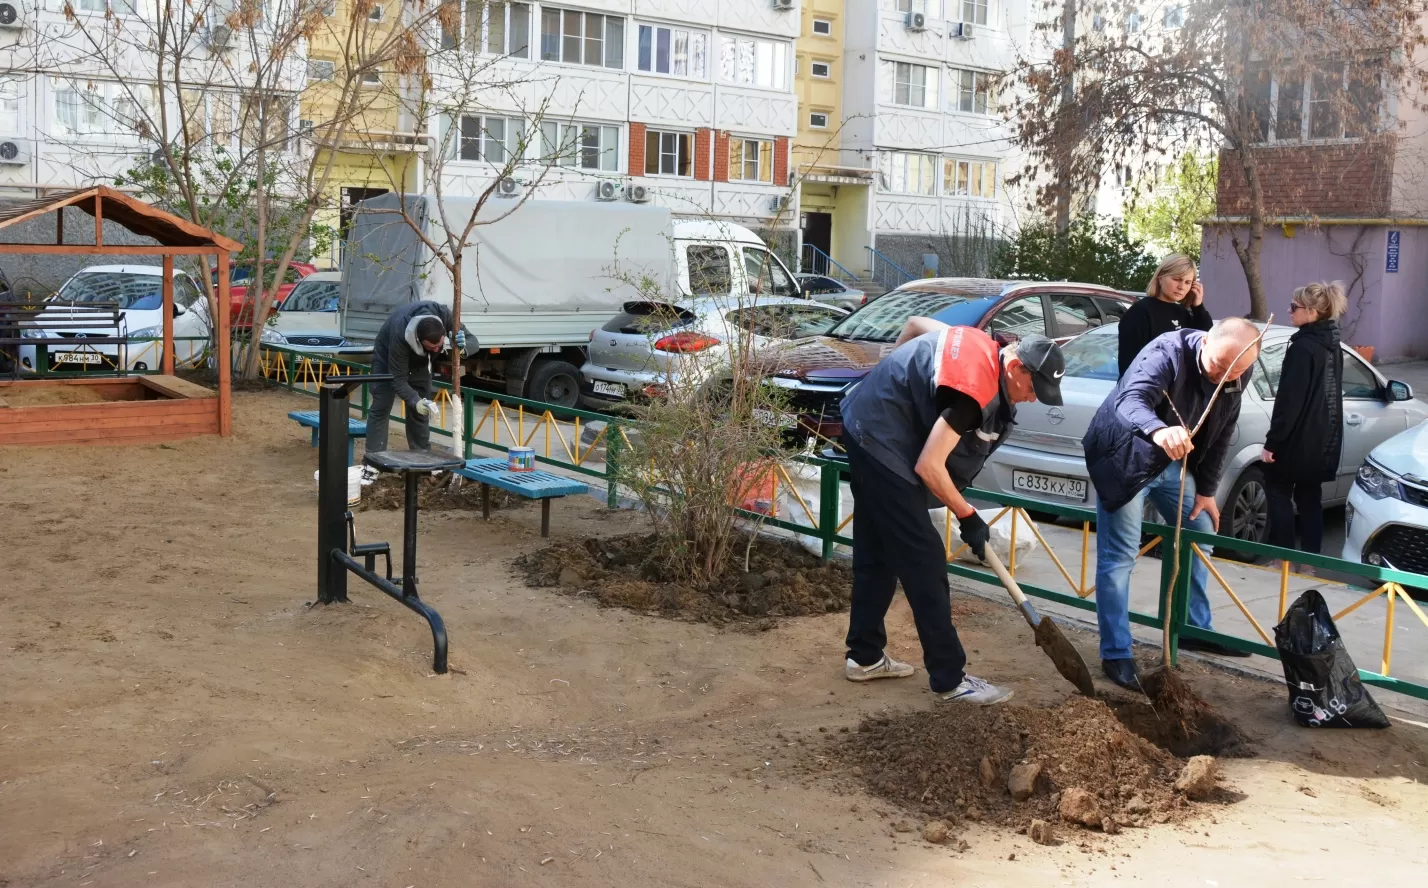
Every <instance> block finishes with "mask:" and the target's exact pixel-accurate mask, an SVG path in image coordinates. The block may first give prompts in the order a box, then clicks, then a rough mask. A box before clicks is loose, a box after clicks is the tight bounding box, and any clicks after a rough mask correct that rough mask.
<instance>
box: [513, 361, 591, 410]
mask: <svg viewBox="0 0 1428 888" xmlns="http://www.w3.org/2000/svg"><path fill="white" fill-rule="evenodd" d="M526 397H527V398H529V399H531V400H532V401H544V402H545V403H547V404H556V405H558V406H560V407H574V406H575V405H576V404H577V403H579V401H580V371H579V370H577V369H576V368H575V365H574V364H571V363H569V362H567V361H559V360H555V361H536V362H535V365H534V366H532V367H531V369H530V373H528V374H527V375H526Z"/></svg>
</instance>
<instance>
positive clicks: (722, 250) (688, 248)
mask: <svg viewBox="0 0 1428 888" xmlns="http://www.w3.org/2000/svg"><path fill="white" fill-rule="evenodd" d="M696 250H700V251H703V250H711V251H717V252H718V253H719V254H720V255H721V256H723V257H724V267H723V274H724V278H723V280H724V284H725V285H724V287H723V288H722V289H719V290H707V289H706V290H699V289H696V288H695V286H694V284H695V267H694V262H693V259H694V252H695V251H696ZM740 258H741V259H742V257H740ZM684 267H685V270H686V272H687V273H688V275H689V278H688V283H689V291H690V295H692V296H704V295H711V296H728V295H730V294H731V293H733V291H734V261H733V256H732V255H731V253H730V251H729V248H728V247H727V246H726V245H724V244H711V243H693V244H686V245H685V248H684ZM706 267H707V263H705V264H702V265H700V267H699V271H700V273H701V274H702V273H703V272H704V270H705V269H706ZM716 283H717V281H716Z"/></svg>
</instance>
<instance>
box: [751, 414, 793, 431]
mask: <svg viewBox="0 0 1428 888" xmlns="http://www.w3.org/2000/svg"><path fill="white" fill-rule="evenodd" d="M754 422H757V423H761V424H763V425H766V426H772V427H773V428H776V429H791V428H793V427H794V425H796V421H795V420H794V418H793V417H792V416H787V415H785V414H782V413H778V412H776V411H773V410H755V411H754Z"/></svg>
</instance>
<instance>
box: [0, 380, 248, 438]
mask: <svg viewBox="0 0 1428 888" xmlns="http://www.w3.org/2000/svg"><path fill="white" fill-rule="evenodd" d="M219 417H220V411H219V400H218V396H217V394H216V393H215V392H212V391H209V390H208V389H206V388H204V387H202V386H200V385H195V384H194V383H191V382H187V381H185V380H182V379H178V378H177V377H173V376H128V377H118V378H97V379H48V380H21V381H8V380H0V445H4V444H15V445H24V446H39V445H51V444H152V443H157V442H161V441H173V440H175V439H178V438H190V437H193V436H195V435H217V434H218V433H219Z"/></svg>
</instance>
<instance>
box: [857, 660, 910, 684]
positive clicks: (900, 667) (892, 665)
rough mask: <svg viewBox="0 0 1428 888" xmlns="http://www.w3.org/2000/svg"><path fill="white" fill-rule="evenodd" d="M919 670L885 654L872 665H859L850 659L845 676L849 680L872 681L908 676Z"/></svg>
mask: <svg viewBox="0 0 1428 888" xmlns="http://www.w3.org/2000/svg"><path fill="white" fill-rule="evenodd" d="M916 671H917V670H916V669H915V668H913V667H912V666H911V665H910V664H907V663H900V662H898V661H897V660H894V659H893V658H892V657H889V656H888V655H887V654H883V658H882V659H881V660H879V661H878V662H876V663H874V664H873V665H871V666H859V665H858V663H857V661H855V660H852V659H849V660H848V661H847V662H846V663H844V665H843V677H844V678H846V679H848V680H849V681H872V680H873V679H875V678H907V677H908V676H909V675H911V674H913V673H914V672H916Z"/></svg>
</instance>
